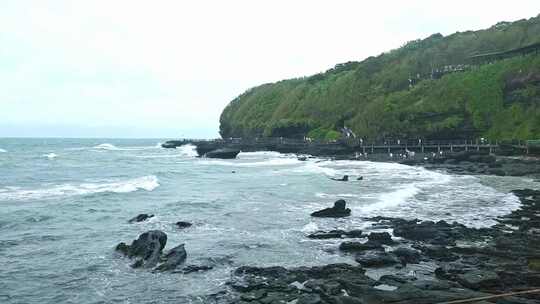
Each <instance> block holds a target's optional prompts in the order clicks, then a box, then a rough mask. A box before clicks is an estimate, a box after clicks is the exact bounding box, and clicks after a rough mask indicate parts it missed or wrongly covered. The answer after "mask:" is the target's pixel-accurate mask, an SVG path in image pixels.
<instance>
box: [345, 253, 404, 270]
mask: <svg viewBox="0 0 540 304" xmlns="http://www.w3.org/2000/svg"><path fill="white" fill-rule="evenodd" d="M355 260H356V261H357V262H358V263H359V264H360V265H362V266H364V267H384V266H390V265H394V264H398V263H400V260H399V259H398V258H397V257H396V256H395V255H393V254H392V253H388V252H384V251H379V252H377V251H368V252H364V253H362V254H358V255H357V256H356V258H355Z"/></svg>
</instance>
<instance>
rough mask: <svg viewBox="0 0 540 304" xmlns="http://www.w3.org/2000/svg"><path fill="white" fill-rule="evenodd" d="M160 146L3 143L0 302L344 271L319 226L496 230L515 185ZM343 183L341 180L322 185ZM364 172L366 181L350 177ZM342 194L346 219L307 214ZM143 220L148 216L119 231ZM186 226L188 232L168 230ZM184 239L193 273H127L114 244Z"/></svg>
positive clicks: (158, 296) (86, 299)
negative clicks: (261, 270) (270, 269)
mask: <svg viewBox="0 0 540 304" xmlns="http://www.w3.org/2000/svg"><path fill="white" fill-rule="evenodd" d="M164 141H165V140H164V139H163V140H159V139H15V138H4V139H0V265H2V266H1V268H2V269H1V271H0V302H1V303H170V302H175V303H202V302H204V296H206V295H209V294H213V293H216V292H219V291H222V290H225V289H227V285H226V282H227V280H228V279H229V278H230V273H231V271H232V270H234V269H235V268H237V267H239V266H244V265H251V266H276V265H279V266H285V267H291V266H301V265H305V266H311V265H324V264H328V263H335V262H347V263H353V260H352V258H351V257H350V256H344V255H340V254H339V252H338V251H337V246H338V244H339V242H340V241H339V240H312V239H308V238H307V237H306V235H307V234H309V233H312V232H314V231H317V230H332V229H343V230H350V229H362V230H365V231H369V230H370V229H373V228H372V225H371V224H372V223H371V222H369V221H367V220H366V217H371V216H377V215H380V216H391V217H401V218H407V219H413V218H418V219H422V220H446V221H450V222H453V221H457V222H460V223H463V224H465V225H467V226H472V227H487V226H490V225H493V224H495V221H494V219H495V218H496V217H497V216H500V215H503V214H507V213H509V212H511V211H512V210H514V209H516V208H518V207H519V200H518V199H517V197H515V196H514V195H513V194H510V193H509V191H510V190H513V189H521V188H538V186H537V184H536V183H534V182H533V181H532V180H529V179H526V178H517V177H494V176H460V175H452V174H447V173H445V172H442V171H428V170H426V169H423V168H421V167H409V166H405V165H400V164H396V163H382V162H369V161H332V160H328V159H322V158H309V159H308V160H307V161H299V160H298V159H297V157H296V155H287V154H279V153H275V152H253V153H240V154H239V157H238V159H235V160H217V159H204V158H198V157H196V152H195V150H194V148H195V147H193V146H183V147H180V148H178V149H163V148H161V147H160V143H161V142H164ZM344 174H347V175H349V176H350V181H348V182H338V181H333V180H331V179H330V177H341V176H343V175H344ZM359 176H363V180H361V181H359V180H356V178H357V177H359ZM337 199H345V200H346V201H347V206H348V207H349V208H351V209H352V216H350V217H348V218H342V219H322V218H311V217H310V213H311V212H313V211H316V210H319V209H322V208H325V207H329V206H331V205H332V204H333V202H334V201H336V200H337ZM139 213H149V214H155V217H153V218H151V219H149V220H148V221H145V222H141V223H133V224H130V223H128V220H129V219H130V218H132V217H134V216H136V215H137V214H139ZM177 221H187V222H190V223H193V226H191V227H189V228H187V229H178V228H177V227H175V223H176V222H177ZM154 229H159V230H162V231H164V232H165V233H167V235H168V242H167V246H166V248H165V250H167V249H170V248H172V247H174V246H176V245H179V244H185V247H186V250H187V253H188V258H187V261H186V264H187V265H210V264H211V265H212V266H213V269H211V270H208V271H204V272H198V273H190V274H181V273H154V272H151V271H149V270H144V269H133V268H131V267H130V266H129V265H130V261H128V260H126V259H125V258H122V257H119V256H117V255H116V254H115V252H114V247H115V246H116V245H117V244H118V243H119V242H126V243H129V242H131V241H132V240H133V239H136V238H137V236H138V235H139V234H141V233H143V232H145V231H148V230H154Z"/></svg>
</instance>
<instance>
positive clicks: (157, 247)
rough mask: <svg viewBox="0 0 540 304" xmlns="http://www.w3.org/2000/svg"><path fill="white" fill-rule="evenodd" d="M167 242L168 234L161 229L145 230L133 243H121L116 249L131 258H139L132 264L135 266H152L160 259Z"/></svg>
mask: <svg viewBox="0 0 540 304" xmlns="http://www.w3.org/2000/svg"><path fill="white" fill-rule="evenodd" d="M166 244H167V235H166V234H165V233H164V232H162V231H159V230H151V231H148V232H145V233H143V234H141V235H139V237H138V238H137V239H136V240H134V241H133V242H132V243H131V245H129V246H128V245H126V244H125V243H120V244H118V246H116V251H118V252H120V253H122V254H125V255H126V256H127V257H129V258H137V260H136V261H135V263H134V264H133V265H132V266H133V267H134V268H138V267H144V268H152V267H154V266H156V265H157V263H158V262H159V261H160V255H161V252H162V250H163V248H165V245H166Z"/></svg>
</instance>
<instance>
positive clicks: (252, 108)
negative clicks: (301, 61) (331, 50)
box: [220, 15, 540, 139]
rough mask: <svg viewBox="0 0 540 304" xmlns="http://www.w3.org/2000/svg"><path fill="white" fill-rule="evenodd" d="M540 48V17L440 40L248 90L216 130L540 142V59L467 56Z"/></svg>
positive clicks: (535, 54) (236, 133)
mask: <svg viewBox="0 0 540 304" xmlns="http://www.w3.org/2000/svg"><path fill="white" fill-rule="evenodd" d="M536 43H540V15H539V16H538V17H535V18H531V19H528V20H520V21H516V22H511V23H509V22H501V23H498V24H496V25H494V26H492V27H491V28H489V29H485V30H480V31H474V32H473V31H468V32H462V33H459V32H458V33H455V34H452V35H449V36H446V37H443V36H442V35H440V34H435V35H432V36H430V37H428V38H426V39H424V40H416V41H411V42H408V43H407V44H405V45H404V46H403V47H401V48H399V49H396V50H392V51H390V52H387V53H383V54H381V55H379V56H377V57H369V58H367V59H366V60H364V61H362V62H347V63H343V64H338V65H336V66H335V67H334V68H333V69H330V70H328V71H326V72H324V73H321V74H317V75H313V76H310V77H304V78H297V79H290V80H283V81H279V82H276V83H271V84H264V85H261V86H259V87H256V88H253V89H250V90H248V91H246V92H245V93H243V94H242V95H240V96H238V97H237V98H236V99H234V100H233V101H231V103H230V104H229V105H228V106H227V107H226V108H225V109H224V111H223V113H222V115H221V118H220V123H221V125H220V133H221V135H222V136H223V137H260V136H283V137H301V136H306V135H307V136H309V137H312V138H327V139H331V138H335V137H336V136H338V133H336V132H335V130H336V129H337V128H339V127H341V126H343V125H347V126H349V127H351V128H352V130H353V131H354V132H355V133H356V134H357V135H358V136H361V137H363V138H366V139H378V138H384V137H408V136H409V137H418V136H422V137H427V138H458V137H472V136H485V137H490V138H493V139H510V138H519V139H530V138H540V52H534V51H533V52H530V51H529V52H527V53H523V54H520V53H519V52H518V54H520V55H517V56H516V55H515V53H512V56H506V57H505V56H500V58H497V56H487V57H482V56H481V57H480V58H478V57H474V58H473V57H471V56H473V55H478V54H483V53H492V52H502V51H507V50H511V49H517V48H522V47H524V46H529V45H533V44H536ZM478 59H480V60H478ZM479 62H481V63H482V64H480V65H477V64H478V63H479Z"/></svg>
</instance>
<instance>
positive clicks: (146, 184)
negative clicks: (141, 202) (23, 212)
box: [0, 175, 159, 201]
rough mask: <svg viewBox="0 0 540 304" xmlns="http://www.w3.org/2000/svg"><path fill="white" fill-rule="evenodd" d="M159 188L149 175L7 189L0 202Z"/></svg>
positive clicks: (1, 193) (0, 190) (156, 179)
mask: <svg viewBox="0 0 540 304" xmlns="http://www.w3.org/2000/svg"><path fill="white" fill-rule="evenodd" d="M157 187H159V181H158V178H157V177H156V176H154V175H148V176H143V177H138V178H133V179H128V180H124V181H116V182H103V183H83V184H79V185H72V184H62V185H56V186H53V187H50V188H42V189H21V188H17V187H6V188H5V189H0V201H2V200H6V201H13V200H15V201H24V200H30V199H45V198H52V197H58V196H75V195H88V194H95V193H105V192H112V193H129V192H135V191H138V190H146V191H152V190H154V189H156V188H157Z"/></svg>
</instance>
